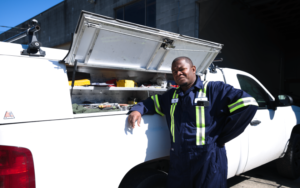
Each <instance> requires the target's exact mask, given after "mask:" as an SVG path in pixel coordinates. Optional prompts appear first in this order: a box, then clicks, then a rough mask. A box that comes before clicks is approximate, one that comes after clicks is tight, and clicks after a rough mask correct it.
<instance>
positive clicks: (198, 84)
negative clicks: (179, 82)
mask: <svg viewBox="0 0 300 188" xmlns="http://www.w3.org/2000/svg"><path fill="white" fill-rule="evenodd" d="M202 88H203V82H202V81H201V79H200V77H199V76H197V75H196V81H195V83H194V85H193V86H192V87H191V88H189V89H188V90H187V91H186V92H185V93H184V92H183V91H182V89H181V88H180V87H179V88H178V89H176V93H178V94H179V96H184V95H186V94H188V93H189V92H190V91H192V90H194V89H197V90H199V89H202Z"/></svg>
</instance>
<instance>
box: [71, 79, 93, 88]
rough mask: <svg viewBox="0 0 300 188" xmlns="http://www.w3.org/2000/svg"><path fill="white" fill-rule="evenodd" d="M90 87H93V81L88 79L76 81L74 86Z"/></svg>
mask: <svg viewBox="0 0 300 188" xmlns="http://www.w3.org/2000/svg"><path fill="white" fill-rule="evenodd" d="M88 85H91V81H90V80H88V79H83V80H75V81H74V86H88ZM69 86H72V81H69Z"/></svg>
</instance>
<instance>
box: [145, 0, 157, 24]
mask: <svg viewBox="0 0 300 188" xmlns="http://www.w3.org/2000/svg"><path fill="white" fill-rule="evenodd" d="M155 23H156V1H155V0H147V1H146V25H147V26H149V27H155V26H156V25H155Z"/></svg>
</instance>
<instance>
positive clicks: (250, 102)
mask: <svg viewBox="0 0 300 188" xmlns="http://www.w3.org/2000/svg"><path fill="white" fill-rule="evenodd" d="M249 105H254V106H258V104H257V102H256V100H255V99H254V98H253V97H245V98H241V99H239V100H237V101H236V102H234V103H232V104H230V105H228V108H229V111H230V113H232V112H234V111H236V110H237V109H240V108H242V107H244V106H249Z"/></svg>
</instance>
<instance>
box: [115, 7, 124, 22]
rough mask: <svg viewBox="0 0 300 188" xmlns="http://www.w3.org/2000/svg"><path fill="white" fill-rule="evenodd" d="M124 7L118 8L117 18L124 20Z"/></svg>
mask: <svg viewBox="0 0 300 188" xmlns="http://www.w3.org/2000/svg"><path fill="white" fill-rule="evenodd" d="M123 10H124V9H123V8H119V9H117V10H116V18H117V19H119V20H124V11H123Z"/></svg>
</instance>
